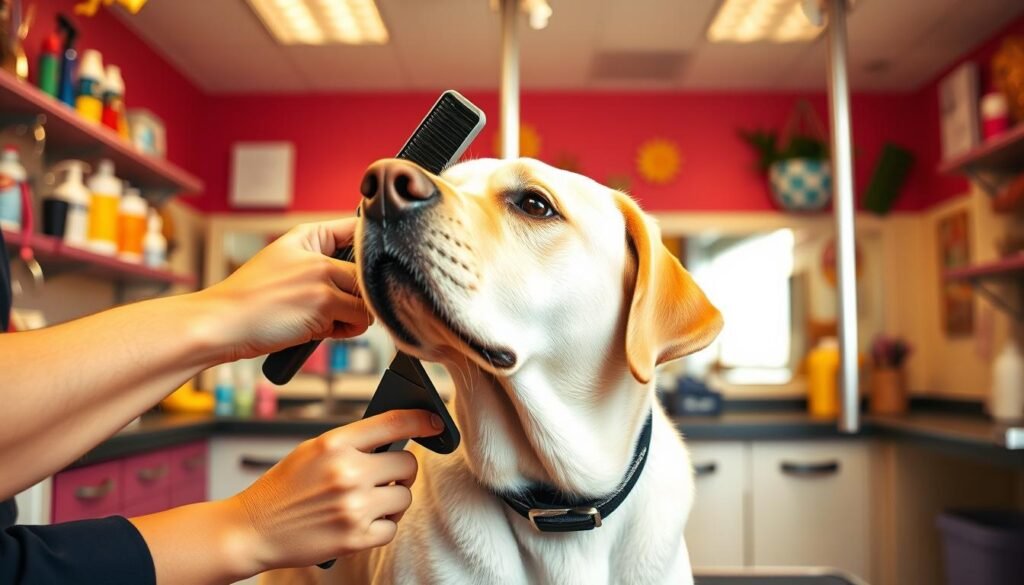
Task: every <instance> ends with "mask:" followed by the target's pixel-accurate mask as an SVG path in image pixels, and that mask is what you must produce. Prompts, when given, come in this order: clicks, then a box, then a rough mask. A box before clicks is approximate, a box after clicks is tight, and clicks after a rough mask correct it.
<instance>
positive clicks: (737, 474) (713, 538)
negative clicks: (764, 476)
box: [686, 441, 748, 568]
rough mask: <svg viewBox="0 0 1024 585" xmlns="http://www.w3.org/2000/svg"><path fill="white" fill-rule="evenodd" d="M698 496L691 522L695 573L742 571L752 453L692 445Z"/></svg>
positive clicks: (714, 444) (739, 446)
mask: <svg viewBox="0 0 1024 585" xmlns="http://www.w3.org/2000/svg"><path fill="white" fill-rule="evenodd" d="M686 446H687V447H688V448H689V449H690V462H691V463H692V464H693V468H694V484H695V488H696V493H695V495H694V500H693V508H691V509H690V518H689V519H688V520H687V522H686V549H687V550H688V551H689V553H690V564H691V565H693V566H694V567H697V568H701V567H742V566H743V564H744V561H745V555H744V552H745V549H744V547H745V542H744V541H745V535H746V530H745V529H744V521H745V518H746V508H747V492H746V490H747V467H748V457H747V455H748V452H747V451H748V447H747V446H746V445H744V444H743V443H741V442H738V441H735V442H734V441H723V442H718V441H706V442H687V444H686Z"/></svg>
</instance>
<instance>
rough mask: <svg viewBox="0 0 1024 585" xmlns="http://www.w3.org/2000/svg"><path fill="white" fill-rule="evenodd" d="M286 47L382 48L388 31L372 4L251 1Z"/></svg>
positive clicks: (329, 0) (356, 0) (368, 0)
mask: <svg viewBox="0 0 1024 585" xmlns="http://www.w3.org/2000/svg"><path fill="white" fill-rule="evenodd" d="M248 2H249V5H250V6H252V8H253V10H254V11H256V14H257V15H258V16H259V17H260V20H262V21H263V24H264V25H265V26H266V27H267V29H268V30H269V31H270V34H272V35H273V36H274V38H275V39H277V41H278V42H279V43H281V44H284V45H328V44H344V45H381V44H384V43H386V42H388V31H387V28H386V27H385V26H384V21H383V20H382V19H381V17H380V11H379V10H377V5H376V4H375V3H374V1H373V0H248Z"/></svg>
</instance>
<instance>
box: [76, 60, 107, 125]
mask: <svg viewBox="0 0 1024 585" xmlns="http://www.w3.org/2000/svg"><path fill="white" fill-rule="evenodd" d="M75 109H76V110H78V114H79V115H80V116H82V118H84V119H85V120H88V121H89V122H93V123H94V124H99V123H100V118H102V116H103V57H102V55H100V53H99V51H96V50H94V49H86V51H85V52H84V53H82V64H81V66H80V67H79V68H78V88H77V91H76V92H75Z"/></svg>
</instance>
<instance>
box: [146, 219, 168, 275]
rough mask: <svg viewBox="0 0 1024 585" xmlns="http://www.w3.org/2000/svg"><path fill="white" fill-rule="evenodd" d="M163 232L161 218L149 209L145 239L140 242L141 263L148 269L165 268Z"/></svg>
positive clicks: (165, 251) (165, 250) (165, 245)
mask: <svg viewBox="0 0 1024 585" xmlns="http://www.w3.org/2000/svg"><path fill="white" fill-rule="evenodd" d="M163 230H164V220H163V218H162V217H160V214H159V213H157V211H156V210H155V209H150V210H149V220H148V222H147V224H146V237H145V238H143V240H142V256H143V262H144V263H145V264H146V266H149V267H150V268H166V267H167V238H165V237H164V233H163Z"/></svg>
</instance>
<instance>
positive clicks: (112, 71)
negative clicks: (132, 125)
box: [102, 65, 128, 138]
mask: <svg viewBox="0 0 1024 585" xmlns="http://www.w3.org/2000/svg"><path fill="white" fill-rule="evenodd" d="M102 122H103V125H104V126H106V127H107V128H110V129H111V130H113V131H115V132H117V133H118V134H119V135H120V136H121V138H128V122H127V121H126V118H125V114H124V80H123V79H121V68H120V67H118V66H117V65H107V75H106V77H105V78H104V81H103V115H102Z"/></svg>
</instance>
